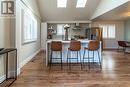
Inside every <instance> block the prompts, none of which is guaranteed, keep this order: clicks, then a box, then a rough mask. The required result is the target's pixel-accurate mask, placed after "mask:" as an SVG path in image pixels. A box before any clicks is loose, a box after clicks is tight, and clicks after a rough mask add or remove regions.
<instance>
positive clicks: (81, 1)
mask: <svg viewBox="0 0 130 87" xmlns="http://www.w3.org/2000/svg"><path fill="white" fill-rule="evenodd" d="M86 3H87V0H77V5H76V8H84V7H85V5H86Z"/></svg>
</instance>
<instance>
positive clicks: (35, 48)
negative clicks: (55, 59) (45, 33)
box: [16, 0, 41, 68]
mask: <svg viewBox="0 0 130 87" xmlns="http://www.w3.org/2000/svg"><path fill="white" fill-rule="evenodd" d="M24 1H25V2H24V3H25V4H26V5H27V6H26V5H24V4H23V3H22V2H21V0H17V6H16V47H17V48H18V60H19V61H18V62H19V66H18V67H19V68H21V67H22V66H23V65H25V64H26V63H27V62H28V61H29V60H30V59H32V57H33V56H35V55H36V54H37V53H38V52H39V51H40V49H41V46H40V45H41V43H40V42H41V41H40V24H41V21H40V15H39V12H38V8H37V4H36V0H24ZM23 9H29V10H30V11H32V13H33V14H34V15H35V18H36V19H37V21H38V27H37V30H38V39H37V41H36V42H32V43H28V44H24V45H23V44H22V10H23Z"/></svg>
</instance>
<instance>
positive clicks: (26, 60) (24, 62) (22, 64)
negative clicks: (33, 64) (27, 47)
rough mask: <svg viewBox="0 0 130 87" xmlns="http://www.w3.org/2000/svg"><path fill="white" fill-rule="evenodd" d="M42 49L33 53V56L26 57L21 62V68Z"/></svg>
mask: <svg viewBox="0 0 130 87" xmlns="http://www.w3.org/2000/svg"><path fill="white" fill-rule="evenodd" d="M40 51H41V49H39V50H38V51H36V52H35V53H34V54H32V55H31V56H29V57H28V58H26V59H25V60H24V61H23V62H21V63H20V68H22V67H23V66H24V65H26V64H27V63H28V62H29V61H30V60H31V59H32V58H34V57H35V56H36V55H37V54H38V53H39V52H40Z"/></svg>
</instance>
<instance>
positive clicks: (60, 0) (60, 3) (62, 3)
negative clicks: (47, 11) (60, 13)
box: [57, 0, 67, 8]
mask: <svg viewBox="0 0 130 87" xmlns="http://www.w3.org/2000/svg"><path fill="white" fill-rule="evenodd" d="M66 5H67V0H57V7H58V8H66Z"/></svg>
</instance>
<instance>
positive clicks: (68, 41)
mask: <svg viewBox="0 0 130 87" xmlns="http://www.w3.org/2000/svg"><path fill="white" fill-rule="evenodd" d="M52 41H61V42H62V43H70V42H71V40H47V43H51V42H52ZM76 41H80V42H81V43H89V42H90V41H91V40H86V39H79V40H76Z"/></svg>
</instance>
